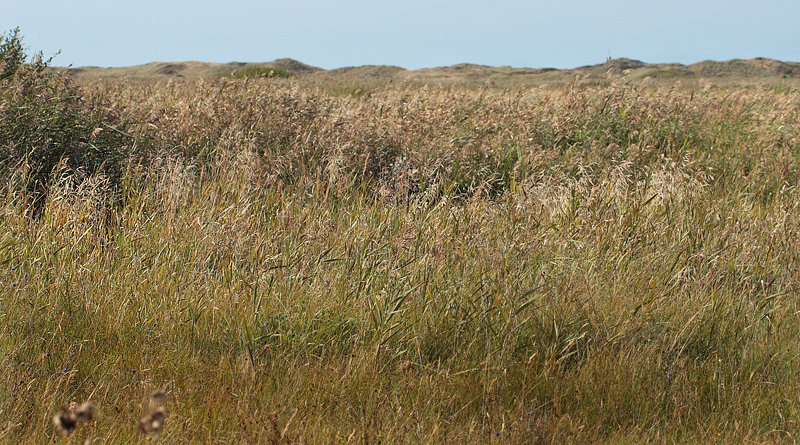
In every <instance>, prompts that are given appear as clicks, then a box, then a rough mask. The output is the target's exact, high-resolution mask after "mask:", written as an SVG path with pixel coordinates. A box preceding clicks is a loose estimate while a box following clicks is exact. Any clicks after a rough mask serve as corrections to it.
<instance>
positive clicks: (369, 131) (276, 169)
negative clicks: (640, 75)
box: [0, 71, 800, 444]
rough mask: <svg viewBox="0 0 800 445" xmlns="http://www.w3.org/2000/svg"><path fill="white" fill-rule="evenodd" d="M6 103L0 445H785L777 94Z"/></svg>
mask: <svg viewBox="0 0 800 445" xmlns="http://www.w3.org/2000/svg"><path fill="white" fill-rule="evenodd" d="M25 73H27V74H25V76H28V77H25V76H23V75H22V74H18V75H17V76H16V77H10V78H7V79H5V80H4V81H3V83H2V85H1V86H0V88H1V89H2V94H3V96H2V98H3V99H2V100H3V102H2V103H0V150H2V153H0V154H2V155H3V156H4V157H3V162H4V164H3V174H4V175H5V176H4V181H5V186H4V187H5V188H4V193H3V194H2V202H0V305H1V306H0V348H2V349H1V350H2V356H1V357H2V359H1V360H0V367H1V368H0V369H2V373H1V374H0V381H2V385H0V388H2V390H0V391H2V397H0V416H2V419H0V420H2V422H0V439H2V440H3V441H4V442H8V443H17V442H32V443H53V442H55V443H84V442H86V443H131V442H133V443H136V442H139V443H145V442H148V441H152V439H153V438H156V439H157V440H156V441H157V442H159V443H362V444H372V443H384V444H387V443H487V442H492V443H587V442H612V443H642V442H657V443H658V442H665V443H730V442H740V443H741V442H753V443H762V442H770V443H772V442H787V443H793V442H795V441H796V440H797V439H798V435H799V434H800V425H798V415H799V414H800V383H799V382H800V381H799V380H798V373H800V341H798V340H800V338H798V337H799V336H800V304H799V303H798V295H797V293H796V291H797V289H798V283H800V269H799V267H800V244H798V242H797V240H798V235H799V234H800V213H799V212H798V209H797V207H798V205H800V189H798V181H799V180H800V158H799V157H800V90H798V89H797V88H796V87H775V86H770V87H764V86H762V85H759V84H757V83H751V84H749V85H742V86H731V85H726V86H724V87H720V86H715V84H713V83H710V82H703V81H701V82H699V83H698V84H697V85H692V86H681V85H680V84H676V83H674V82H672V81H668V82H667V81H661V82H653V81H646V80H645V81H641V80H637V81H635V82H633V81H629V80H630V79H626V78H625V77H624V76H622V77H615V78H613V79H610V80H608V81H606V82H600V83H597V82H593V83H592V84H585V83H582V82H581V80H580V78H577V79H575V81H574V82H572V83H570V84H566V85H564V86H557V87H541V88H540V87H531V86H516V87H509V88H492V87H475V86H469V85H428V84H424V83H420V82H414V81H406V82H396V81H395V82H391V83H387V82H383V83H381V82H378V81H372V82H364V83H363V84H357V83H353V82H348V83H342V82H338V83H337V82H336V81H335V80H326V79H325V78H320V77H313V78H303V77H295V78H289V79H284V78H275V77H273V78H262V79H255V80H254V79H243V80H237V79H229V78H218V79H212V80H209V79H205V80H203V79H200V80H196V81H179V80H172V81H125V80H113V81H108V80H107V81H102V80H99V81H86V82H84V83H81V84H72V83H71V81H70V80H69V78H68V77H64V76H60V77H59V76H55V77H48V76H45V75H44V74H42V73H34V72H30V73H29V72H27V71H25ZM42 76H44V77H42ZM55 78H57V79H60V80H58V82H56V81H55V80H52V79H55ZM42 79H45V80H42ZM26 82H27V83H26ZM36 82H40V84H39V85H46V86H43V87H42V88H40V89H36V88H38V87H31V85H37V84H36ZM31 91H33V92H34V93H35V94H34V93H31ZM45 93H47V94H51V95H52V99H53V100H50V99H47V97H50V96H46V95H45ZM26 94H28V95H26ZM31 94H32V95H31ZM43 97H44V99H42V98H43ZM56 99H58V100H56ZM37 107H38V108H37ZM48 107H50V108H48ZM32 110H33V111H32ZM35 110H44V111H42V112H41V114H36V111H35ZM68 117H69V119H72V120H69V119H67V118H68ZM25 125H28V126H25ZM23 130H24V131H23ZM70 138H72V139H70ZM66 140H70V141H72V140H74V141H75V142H74V144H72V145H67V144H66V142H64V141H66ZM23 149H24V150H23ZM37 150H38V151H37ZM43 150H44V151H46V154H47V156H44V155H42V156H40V157H37V156H39V155H38V153H40V152H42V151H43ZM47 150H50V151H47ZM15 153H23V155H19V156H17V157H14V156H12V155H14V154H15ZM97 153H100V154H101V155H102V156H101V157H100V158H99V160H98V159H97V156H99V155H98V154H97ZM79 154H80V156H79ZM48 156H49V157H48ZM53 159H54V160H53ZM45 160H50V161H52V162H50V161H47V162H50V163H49V164H48V163H47V162H45ZM36 162H39V164H36ZM37 165H39V166H44V167H43V168H45V167H46V170H41V169H40V170H39V171H37V170H35V168H36V166H37ZM114 166H117V167H119V168H118V169H114V168H111V167H114ZM42 171H44V172H45V173H42ZM158 389H162V390H163V391H164V396H163V399H160V400H159V401H158V402H154V401H149V400H148V395H149V394H151V393H152V392H153V391H154V390H158ZM86 401H90V402H91V403H93V404H94V405H95V407H96V408H95V411H94V413H93V416H91V417H92V418H91V420H88V421H83V422H78V424H77V427H76V428H75V429H74V431H72V432H71V434H68V435H67V434H64V433H62V432H60V431H59V430H58V429H57V428H56V427H55V426H54V424H53V420H52V419H53V416H54V415H55V414H57V413H59V412H61V409H62V407H65V406H69V405H70V404H73V407H75V406H78V405H81V404H82V403H83V402H86ZM158 407H163V408H158ZM157 409H163V410H164V411H163V412H164V413H165V414H166V421H165V423H164V424H163V426H161V425H158V424H156V423H153V424H152V425H153V427H152V428H150V427H148V429H151V430H155V431H153V432H152V433H151V434H150V435H145V434H144V433H142V432H141V431H140V428H139V419H140V418H141V417H142V416H145V415H149V414H151V413H154V412H155V411H156V410H157ZM147 425H151V424H149V423H148V424H147Z"/></svg>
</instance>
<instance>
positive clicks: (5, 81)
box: [0, 29, 134, 215]
mask: <svg viewBox="0 0 800 445" xmlns="http://www.w3.org/2000/svg"><path fill="white" fill-rule="evenodd" d="M0 57H2V60H3V65H2V70H0V72H2V76H3V77H2V80H0V178H2V179H3V180H4V182H5V183H6V184H11V187H12V189H14V190H15V191H20V190H24V191H25V192H27V196H28V198H30V199H31V202H30V204H31V210H32V214H33V215H37V214H38V213H39V212H40V210H41V209H42V206H43V204H44V203H45V202H46V198H47V196H48V191H49V189H50V187H51V185H52V184H54V183H55V182H56V181H58V180H64V179H67V178H69V179H71V180H74V181H77V182H82V181H83V180H84V179H88V178H90V177H92V176H95V175H102V176H104V177H105V178H106V179H108V184H110V185H111V187H112V189H113V188H115V187H116V186H117V185H118V184H119V183H120V181H121V175H122V166H123V161H124V160H125V159H126V158H127V156H128V153H129V151H130V149H131V148H132V147H133V144H134V139H133V138H132V137H131V136H129V135H128V134H127V133H126V131H125V129H124V127H125V125H124V123H123V122H122V121H121V119H120V118H119V116H118V115H117V114H116V113H114V112H112V111H110V110H108V109H107V108H106V107H103V106H102V104H96V103H92V101H86V100H85V99H84V98H83V97H82V96H81V94H80V92H79V90H78V88H77V86H76V85H75V84H74V83H73V82H72V80H71V79H70V78H69V76H68V75H67V74H66V72H63V71H61V72H52V71H49V70H48V71H46V70H45V69H46V68H47V67H48V66H49V63H50V61H51V59H52V58H51V59H48V60H46V61H45V60H43V58H42V55H41V53H39V54H36V55H35V56H34V57H32V58H31V60H30V61H28V57H27V55H26V54H25V51H24V47H23V45H22V39H21V36H20V34H19V29H15V30H13V31H11V32H10V33H8V34H7V35H3V36H2V37H0ZM20 178H22V179H20Z"/></svg>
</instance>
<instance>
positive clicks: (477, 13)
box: [0, 0, 800, 69]
mask: <svg viewBox="0 0 800 445" xmlns="http://www.w3.org/2000/svg"><path fill="white" fill-rule="evenodd" d="M799 18H800V0H761V1H742V0H727V1H723V0H669V1H668V0H662V1H658V2H655V1H647V0H604V1H589V0H552V1H547V2H545V1H520V0H493V1H491V2H490V1H478V0H404V1H391V2H390V1H367V0H337V1H322V0H284V1H279V2H278V1H272V0H270V1H260V2H259V1H247V0H224V1H218V0H159V1H155V0H139V1H128V2H118V1H115V0H0V32H8V30H10V29H13V28H15V27H17V26H19V27H20V30H21V32H22V34H23V36H24V42H25V44H26V45H27V46H28V47H30V48H31V50H36V51H38V50H42V51H43V52H44V53H45V55H46V56H49V55H52V54H53V53H55V52H56V51H58V50H61V55H59V56H58V57H56V59H55V60H54V64H55V65H59V66H66V65H70V64H72V65H73V66H76V67H77V66H86V65H96V66H104V67H108V66H131V65H138V64H143V63H148V62H155V61H188V60H198V61H204V62H221V63H224V62H232V61H238V62H267V61H271V60H274V59H278V58H283V57H290V58H293V59H297V60H299V61H301V62H304V63H307V64H310V65H314V66H319V67H322V68H326V69H331V68H338V67H344V66H360V65H369V64H372V65H397V66H401V67H403V68H407V69H417V68H425V67H436V66H448V65H453V64H456V63H462V62H469V63H478V64H485V65H493V66H500V65H510V66H514V67H533V68H543V67H555V68H574V67H577V66H581V65H590V64H596V63H601V62H603V61H605V59H606V57H607V56H611V57H614V58H617V57H628V58H632V59H639V60H643V61H645V62H651V63H656V62H680V63H684V64H689V63H693V62H698V61H701V60H709V59H710V60H728V59H733V58H739V59H746V58H751V57H770V58H774V59H779V60H783V61H800V21H798V19H799Z"/></svg>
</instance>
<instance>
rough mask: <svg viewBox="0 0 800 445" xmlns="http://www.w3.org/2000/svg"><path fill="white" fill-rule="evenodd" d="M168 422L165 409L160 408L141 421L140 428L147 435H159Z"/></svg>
mask: <svg viewBox="0 0 800 445" xmlns="http://www.w3.org/2000/svg"><path fill="white" fill-rule="evenodd" d="M166 420H167V413H166V412H165V411H164V408H163V407H161V406H159V407H158V409H156V410H155V411H153V413H152V414H150V415H147V416H144V417H142V418H141V419H139V428H140V429H141V430H142V432H143V433H145V434H150V433H159V432H161V430H162V429H163V428H164V422H165V421H166Z"/></svg>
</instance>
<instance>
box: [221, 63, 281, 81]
mask: <svg viewBox="0 0 800 445" xmlns="http://www.w3.org/2000/svg"><path fill="white" fill-rule="evenodd" d="M292 76H294V73H292V72H291V71H287V70H285V69H283V68H278V67H273V66H248V67H247V68H245V69H242V70H236V71H234V72H233V73H231V77H233V78H235V79H244V78H251V79H254V78H259V77H282V78H288V77H292Z"/></svg>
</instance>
